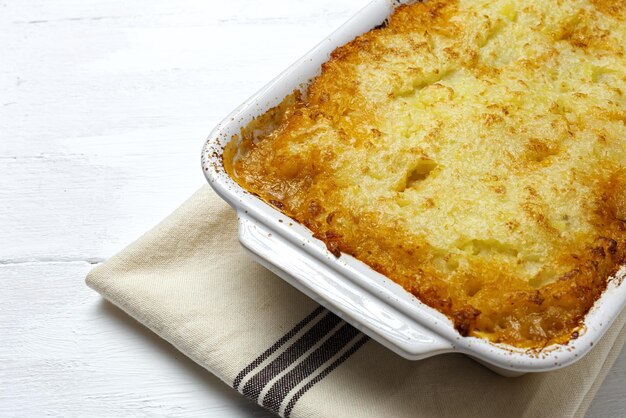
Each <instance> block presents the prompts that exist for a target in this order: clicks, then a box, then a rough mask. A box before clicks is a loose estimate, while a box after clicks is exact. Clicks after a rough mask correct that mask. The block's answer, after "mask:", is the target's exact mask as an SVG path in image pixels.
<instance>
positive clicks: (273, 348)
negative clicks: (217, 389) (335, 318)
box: [233, 306, 325, 389]
mask: <svg viewBox="0 0 626 418" xmlns="http://www.w3.org/2000/svg"><path fill="white" fill-rule="evenodd" d="M324 311H325V309H324V308H323V307H321V306H320V307H319V308H317V309H316V310H314V311H313V312H311V313H310V314H309V315H308V316H307V317H306V318H304V319H303V320H302V321H300V322H298V323H297V324H296V326H294V327H293V328H292V329H291V331H289V332H288V333H286V334H285V335H284V336H283V337H282V338H281V339H279V340H278V341H276V342H275V343H274V345H272V346H271V347H270V348H268V349H267V350H265V351H264V352H263V353H262V354H261V355H260V356H259V357H257V358H256V359H254V361H253V362H252V363H250V364H248V365H247V366H246V367H245V368H244V369H243V370H242V371H241V372H240V373H239V374H238V375H237V377H235V381H234V382H233V387H234V388H235V389H238V388H239V385H240V384H241V381H242V380H243V379H244V377H246V376H247V375H248V373H250V372H251V371H252V370H254V369H256V368H257V367H259V365H260V364H261V363H263V362H264V361H265V360H267V359H268V358H269V356H271V355H272V354H274V353H275V352H276V350H278V349H279V348H280V347H281V346H282V345H283V344H285V343H286V342H287V341H289V340H290V339H292V338H293V337H294V336H295V335H296V334H297V333H298V332H300V330H301V329H302V328H304V327H305V326H307V325H308V324H309V323H310V322H311V321H312V320H313V319H315V318H316V317H317V316H318V315H319V314H321V313H322V312H324Z"/></svg>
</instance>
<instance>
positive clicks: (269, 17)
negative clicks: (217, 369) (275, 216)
mask: <svg viewBox="0 0 626 418" xmlns="http://www.w3.org/2000/svg"><path fill="white" fill-rule="evenodd" d="M365 2H366V0H344V1H342V2H337V1H332V0H316V1H315V2H312V1H307V0H271V1H269V0H268V1H263V2H261V1H256V0H236V1H235V0H231V1H228V2H226V1H217V0H177V1H166V0H135V1H132V2H128V1H124V0H57V1H54V2H52V1H45V0H0V286H1V290H0V292H1V293H0V295H1V296H0V416H42V415H54V416H79V415H80V416H94V415H97V416H122V415H133V416H160V415H168V416H200V415H202V416H216V417H217V416H219V417H243V416H270V415H269V414H268V413H266V412H265V411H263V410H261V409H260V408H259V407H257V406H255V405H253V404H251V403H250V402H248V401H247V400H245V399H244V398H242V397H240V396H239V395H238V394H236V393H235V392H234V391H231V390H230V389H229V388H228V387H227V386H225V385H224V384H222V383H221V382H220V381H218V380H217V379H216V378H215V377H213V376H211V375H210V374H209V373H207V372H205V371H204V370H203V369H201V368H200V367H199V366H196V365H195V364H194V363H192V362H191V361H190V360H188V359H186V358H185V357H184V356H182V355H181V354H179V353H178V352H177V351H176V350H175V349H173V348H172V347H170V346H169V345H168V344H166V343H163V342H162V341H161V340H159V338H158V337H156V336H154V335H153V334H152V333H150V332H149V331H147V330H146V329H144V328H143V327H141V326H140V325H138V324H136V323H135V322H133V321H132V320H130V319H129V318H128V317H126V316H125V315H124V314H123V313H121V312H120V311H118V310H117V309H116V308H114V307H112V306H111V305H109V304H107V303H105V302H103V301H102V300H101V298H100V297H99V296H98V295H97V294H96V293H95V292H93V291H91V290H89V289H88V288H87V287H86V286H85V285H84V281H83V280H84V276H85V275H86V274H87V272H88V271H89V270H90V269H91V268H92V267H93V266H94V265H95V264H98V263H100V262H102V261H103V260H105V259H106V258H107V257H109V256H111V255H112V254H114V253H115V252H117V251H118V250H120V249H121V248H123V247H124V246H125V245H126V244H128V243H130V242H131V241H132V240H133V239H135V238H136V237H138V236H139V235H140V234H141V233H142V232H144V231H146V230H147V229H148V228H150V227H151V226H153V225H154V224H156V223H157V222H158V221H159V220H161V219H162V218H163V217H165V216H166V215H167V214H168V213H170V212H171V211H172V210H173V209H174V208H175V207H176V206H177V205H178V204H179V203H181V202H182V201H183V200H184V199H185V198H187V197H188V196H189V195H190V194H191V193H192V192H193V191H194V190H196V189H197V188H198V187H200V186H201V185H202V184H203V183H204V179H203V177H202V173H201V170H200V168H199V153H200V147H201V145H202V143H203V140H204V137H205V136H206V135H207V134H208V132H209V130H210V129H211V128H212V126H214V125H215V124H216V123H217V122H218V121H219V120H220V119H221V118H222V117H223V116H224V115H226V114H227V113H228V112H229V111H230V110H231V109H232V108H234V107H235V106H236V105H238V104H239V103H240V102H242V101H243V100H244V99H245V98H246V97H247V96H249V95H250V94H251V93H253V92H254V91H256V90H257V89H258V88H260V87H261V86H262V85H263V84H264V83H265V82H266V81H268V80H269V79H270V78H272V77H273V76H274V75H276V74H277V73H278V72H279V71H280V70H282V69H283V68H285V67H286V66H287V65H288V64H290V63H291V62H292V61H294V60H296V59H297V58H298V57H299V56H300V55H301V54H302V53H304V52H305V51H306V50H307V49H308V48H310V47H312V46H313V45H314V44H315V43H317V41H318V40H320V39H321V38H322V37H323V36H325V35H326V34H328V33H330V32H331V30H332V29H334V28H335V27H337V26H338V25H340V24H341V23H342V22H343V21H345V20H346V19H347V18H348V17H349V16H351V15H352V14H353V13H354V12H355V11H356V10H357V9H359V8H360V7H362V6H363V5H364V4H365ZM625 375H626V355H624V354H622V356H621V358H620V359H619V360H618V363H617V365H616V366H615V368H614V370H613V371H612V372H611V374H610V376H609V378H608V379H607V381H606V383H605V385H604V386H603V387H602V389H601V391H600V393H599V395H598V397H597V399H596V401H595V403H594V405H593V406H592V408H591V410H590V412H589V416H590V417H609V416H615V417H617V416H625V415H626V412H625V411H626V400H625V398H626V377H625Z"/></svg>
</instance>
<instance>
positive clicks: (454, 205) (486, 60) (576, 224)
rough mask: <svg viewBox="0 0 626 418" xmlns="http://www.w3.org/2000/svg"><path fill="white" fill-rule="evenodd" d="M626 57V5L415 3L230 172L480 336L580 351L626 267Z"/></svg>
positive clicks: (285, 113) (284, 108) (290, 108)
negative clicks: (568, 345)
mask: <svg viewBox="0 0 626 418" xmlns="http://www.w3.org/2000/svg"><path fill="white" fill-rule="evenodd" d="M625 48H626V1H623V0H457V1H454V0H450V1H441V0H431V1H428V2H423V3H422V2H418V3H413V4H411V5H405V6H400V7H399V8H398V9H397V10H396V11H395V12H394V13H393V14H392V15H391V16H390V19H389V21H388V24H387V25H386V26H385V27H382V28H379V29H375V30H372V31H370V32H368V33H366V34H364V35H362V36H359V37H358V38H356V39H355V40H353V41H352V42H350V43H348V44H347V45H345V46H342V47H340V48H338V49H336V50H335V51H334V52H333V54H332V56H331V58H330V60H329V61H328V62H327V63H326V64H324V65H323V67H322V71H321V74H320V75H319V76H318V77H317V78H316V79H315V80H314V81H313V82H312V84H311V85H310V86H309V88H308V90H307V91H305V92H303V93H302V94H300V93H294V94H293V95H292V96H290V97H288V98H287V99H285V101H284V102H283V103H282V104H281V105H280V106H279V107H277V108H275V109H273V110H271V111H270V112H268V113H266V114H265V115H263V116H261V117H259V118H257V119H256V120H255V121H254V122H252V123H251V124H250V126H248V127H247V128H246V129H244V130H243V131H242V133H241V135H238V136H236V137H235V138H234V139H233V141H232V142H231V144H230V145H229V146H228V147H227V150H226V153H225V158H224V164H225V168H226V170H227V171H228V173H229V174H230V175H231V176H232V177H233V178H234V179H235V180H236V181H237V182H238V183H239V184H240V185H242V186H243V187H244V188H245V189H246V190H248V191H250V192H252V193H254V194H257V195H258V196H260V197H261V198H262V199H263V200H265V201H267V202H269V203H271V204H273V205H274V206H276V207H277V208H278V209H280V210H281V211H283V212H284V213H286V214H287V215H289V216H291V217H292V218H293V219H295V220H297V221H298V222H300V223H303V224H304V225H306V226H307V227H309V228H310V229H311V230H312V231H313V232H314V233H315V236H316V237H317V238H319V239H321V240H322V241H324V242H325V243H326V245H327V246H328V248H329V249H330V250H331V251H332V252H334V253H335V254H337V255H338V254H339V252H343V253H346V254H350V255H352V256H354V257H356V258H358V259H359V260H361V261H363V262H365V263H366V264H368V265H369V266H371V267H372V268H374V269H375V270H377V271H379V272H381V273H383V274H384V275H386V276H387V277H389V278H390V279H391V280H393V281H395V282H397V283H399V284H400V285H401V286H403V287H404V288H405V289H406V290H407V291H409V292H411V293H412V294H414V295H415V296H416V297H417V298H419V299H420V300H421V301H422V302H424V303H425V304H427V305H429V306H431V307H433V308H435V309H437V310H439V311H441V312H443V313H444V314H445V315H447V316H448V317H449V318H450V319H451V320H452V321H453V322H454V325H455V327H456V329H457V330H458V331H459V332H460V333H461V334H462V335H464V336H467V335H470V336H477V337H482V338H487V339H489V340H491V341H493V342H501V343H507V344H510V345H514V346H518V347H532V348H538V347H543V346H546V345H548V344H552V343H564V342H567V341H568V340H569V339H570V338H572V335H574V334H575V333H576V332H577V331H578V329H579V327H580V326H581V324H582V321H583V319H584V317H585V315H586V314H587V312H588V311H589V309H590V308H591V307H592V305H593V304H594V303H595V301H596V300H597V299H598V298H599V297H600V296H601V294H602V293H603V291H604V290H605V289H606V286H607V280H608V279H609V278H610V277H611V276H613V275H615V274H616V272H617V271H618V270H619V269H620V266H622V265H624V264H626V260H625V259H626V96H625V95H626V57H625V56H624V53H625Z"/></svg>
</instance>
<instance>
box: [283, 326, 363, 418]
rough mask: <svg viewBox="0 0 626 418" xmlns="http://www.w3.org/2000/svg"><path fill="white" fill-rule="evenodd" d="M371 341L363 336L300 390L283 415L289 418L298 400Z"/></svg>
mask: <svg viewBox="0 0 626 418" xmlns="http://www.w3.org/2000/svg"><path fill="white" fill-rule="evenodd" d="M369 340H370V337H368V336H367V335H363V337H362V338H361V339H360V340H358V341H357V342H356V343H355V344H354V345H353V346H352V347H351V348H350V349H349V350H348V351H346V352H345V353H343V354H342V355H341V357H339V358H338V359H337V360H335V361H334V362H332V363H331V364H330V365H329V366H328V367H326V368H325V369H324V370H322V372H321V373H320V374H318V375H317V376H315V377H314V378H313V379H311V380H310V381H309V382H308V383H307V384H306V385H304V386H303V387H302V388H300V390H298V391H297V392H296V394H295V395H293V397H292V398H291V400H290V401H289V403H288V404H287V406H286V407H285V412H284V413H283V416H284V417H285V418H289V417H290V416H291V411H293V408H294V406H296V402H298V400H299V399H300V398H301V397H302V395H304V394H305V393H306V392H308V390H309V389H311V388H312V387H313V386H315V385H316V384H317V383H318V382H319V381H320V380H322V379H324V378H325V377H326V376H328V375H329V374H330V372H332V371H333V370H335V369H336V368H337V367H339V366H340V365H341V364H342V363H343V362H344V361H346V360H347V359H349V358H350V357H351V356H352V355H353V354H354V353H356V352H357V351H358V349H359V348H361V347H362V346H363V344H365V343H366V342H368V341H369Z"/></svg>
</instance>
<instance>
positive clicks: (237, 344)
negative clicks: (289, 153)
mask: <svg viewBox="0 0 626 418" xmlns="http://www.w3.org/2000/svg"><path fill="white" fill-rule="evenodd" d="M87 284H88V285H89V286H91V287H92V288H94V289H95V290H97V291H98V292H100V293H101V294H102V295H103V296H104V297H105V298H106V299H108V300H109V301H111V302H113V303H114V304H115V305H117V306H119V307H120V308H121V309H123V310H124V311H126V312H127V313H128V314H129V315H131V316H132V317H133V318H135V319H137V320H138V321H140V322H141V323H143V324H144V325H146V326H147V327H149V328H150V329H151V330H153V331H154V332H155V333H157V334H158V335H160V336H161V337H162V338H164V339H165V340H167V341H169V342H170V343H171V344H173V345H174V346H175V347H177V348H178V349H179V350H180V351H181V352H183V353H184V354H185V355H187V356H189V357H190V358H192V359H193V360H194V361H196V362H197V363H198V364H200V365H201V366H203V367H204V368H206V369H207V370H208V371H210V372H211V373H214V374H215V375H217V376H218V377H219V378H221V379H222V380H223V381H224V382H226V383H227V384H228V385H230V386H234V387H236V388H237V390H239V391H240V392H242V393H244V394H245V395H246V396H248V397H250V398H252V399H254V400H255V401H257V402H258V403H260V404H262V405H264V406H265V407H267V408H268V409H270V410H273V411H275V412H277V413H279V414H280V415H282V416H292V417H351V418H352V417H498V418H499V417H505V416H506V417H582V416H583V415H584V414H585V412H586V410H587V408H588V406H589V404H590V402H591V400H592V399H593V397H594V395H595V393H596V391H597V389H598V387H599V385H600V384H601V382H602V381H603V380H604V378H605V375H606V373H607V371H608V370H609V369H610V368H611V366H612V364H613V362H614V361H615V358H616V357H617V355H618V354H619V353H620V351H621V348H622V347H623V345H624V341H625V339H626V332H625V330H624V326H625V323H626V315H622V316H621V317H620V319H619V320H618V321H617V323H616V324H614V325H613V327H611V329H610V330H609V331H608V333H607V335H606V336H605V337H604V338H603V339H602V341H601V343H599V344H597V346H596V347H595V348H594V349H593V351H592V352H591V353H590V354H589V355H588V356H587V357H585V358H584V359H583V360H581V361H579V362H578V363H577V364H575V365H573V366H571V367H567V368H565V369H562V370H560V371H556V372H552V373H543V374H529V375H525V376H522V377H519V378H504V377H501V376H498V375H496V374H494V373H493V372H491V371H489V370H488V369H486V368H484V367H483V366H480V365H479V364H477V363H475V362H474V361H472V360H470V359H469V358H467V357H465V356H463V355H458V354H448V355H441V356H437V357H433V358H430V359H427V360H422V361H408V360H404V359H402V358H400V357H399V356H397V355H395V354H394V353H392V352H391V351H389V350H387V349H385V348H384V347H382V346H381V345H379V344H378V343H376V342H374V341H372V340H369V338H367V337H366V336H364V335H363V334H361V333H359V332H357V331H356V330H355V329H354V328H352V327H351V326H349V325H347V324H345V323H344V322H343V321H340V320H339V319H338V318H337V317H336V316H334V315H333V314H331V313H329V312H328V311H326V310H324V309H322V308H319V306H318V305H317V304H316V303H315V302H313V301H312V300H311V299H309V298H307V297H306V296H304V295H303V294H301V293H299V292H298V291H297V290H295V289H294V288H292V287H291V286H289V285H288V284H286V283H285V282H283V281H282V280H281V279H280V278H278V277H276V276H274V275H273V274H272V273H270V272H269V271H267V270H265V269H264V268H263V267H261V266H260V265H258V264H257V263H255V262H254V261H252V260H251V259H250V258H249V257H248V256H247V255H246V254H245V253H244V251H243V249H242V248H241V247H240V245H239V243H238V242H237V222H236V216H235V212H234V211H233V210H232V209H231V208H230V207H228V206H227V205H226V204H225V203H224V202H222V201H221V200H220V199H219V198H218V197H217V196H216V195H215V194H214V193H213V192H212V191H211V190H210V189H209V187H208V186H206V187H204V188H202V189H201V190H200V191H198V192H197V193H196V194H195V195H194V196H193V197H192V198H191V199H189V200H188V201H187V202H186V203H185V204H184V205H183V206H182V207H181V208H179V209H178V210H177V211H176V212H174V213H173V214H172V215H171V216H170V217H169V218H167V219H166V220H165V221H163V222H162V223H161V224H160V225H158V226H157V227H156V228H154V229H153V230H152V231H150V232H148V233H147V234H146V235H144V236H143V237H142V238H140V239H139V240H138V241H137V242H135V243H134V244H132V245H130V246H129V247H128V248H126V249H125V250H124V251H122V252H121V253H120V254H118V255H117V256H115V257H113V258H111V259H110V260H109V261H107V262H106V263H104V264H103V265H101V266H98V267H97V268H95V269H94V270H93V271H92V272H91V273H90V274H89V276H88V277H87Z"/></svg>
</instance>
